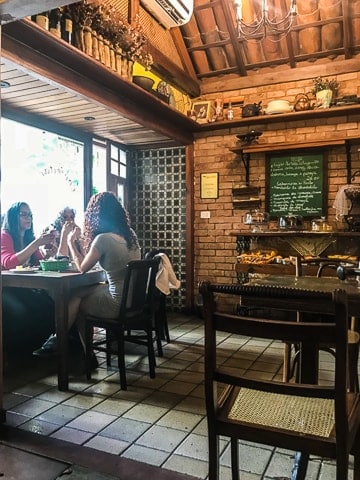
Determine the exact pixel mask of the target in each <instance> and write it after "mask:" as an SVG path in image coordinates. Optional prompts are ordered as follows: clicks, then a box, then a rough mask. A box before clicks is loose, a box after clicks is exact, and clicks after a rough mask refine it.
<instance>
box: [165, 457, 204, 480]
mask: <svg viewBox="0 0 360 480" xmlns="http://www.w3.org/2000/svg"><path fill="white" fill-rule="evenodd" d="M162 467H163V468H166V469H168V470H173V471H175V472H181V473H184V474H186V475H192V476H193V477H197V478H201V479H204V480H205V479H206V477H207V475H208V463H207V462H204V461H201V460H196V459H194V458H189V457H184V456H182V455H171V456H170V457H169V458H168V459H167V460H166V462H165V463H164V464H163V465H162Z"/></svg>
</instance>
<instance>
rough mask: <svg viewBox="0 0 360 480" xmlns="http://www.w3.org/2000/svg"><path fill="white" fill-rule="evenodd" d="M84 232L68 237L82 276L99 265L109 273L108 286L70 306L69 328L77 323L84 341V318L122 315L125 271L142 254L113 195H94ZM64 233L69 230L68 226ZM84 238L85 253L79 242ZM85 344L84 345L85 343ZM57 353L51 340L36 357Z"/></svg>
mask: <svg viewBox="0 0 360 480" xmlns="http://www.w3.org/2000/svg"><path fill="white" fill-rule="evenodd" d="M84 218H85V219H84V231H83V234H82V235H81V232H80V229H79V227H77V226H74V227H73V228H72V229H71V230H70V231H69V232H68V234H67V245H68V247H69V252H70V255H71V257H72V259H73V262H74V263H75V265H76V268H77V270H78V271H79V272H81V273H85V272H87V271H89V270H90V269H91V268H93V267H94V266H95V265H96V264H97V263H98V262H99V264H100V266H101V267H102V268H103V269H104V270H105V272H106V276H107V280H108V282H107V283H105V284H99V285H95V286H93V287H84V288H80V289H78V290H76V291H74V293H73V296H72V297H71V299H70V302H69V328H70V327H71V326H72V324H73V323H74V322H75V321H77V326H78V329H79V333H80V338H81V339H82V340H83V323H82V318H83V316H84V314H87V313H91V314H92V315H101V316H102V317H108V318H113V317H114V316H116V315H117V314H118V312H119V308H120V301H121V294H122V290H123V284H124V277H125V267H126V265H127V264H128V263H129V262H130V261H131V260H139V259H140V258H141V251H140V247H139V242H138V239H137V236H136V234H135V232H134V230H133V229H132V228H131V227H130V220H129V216H128V213H127V212H126V210H125V209H124V207H123V206H122V205H121V203H120V202H119V201H118V200H117V198H116V197H115V195H114V194H113V193H111V192H102V193H98V194H96V195H94V196H93V197H92V198H91V199H90V201H89V203H88V206H87V208H86V211H85V217H84ZM63 228H64V229H69V226H68V225H67V224H65V225H64V227H63ZM80 237H81V245H82V250H83V251H80V249H79V248H78V244H77V242H78V241H79V240H80ZM83 344H84V342H83ZM55 349H56V337H55V336H51V337H50V338H49V339H48V340H47V341H46V342H45V343H44V345H43V346H42V347H41V348H40V349H38V350H36V351H35V352H34V354H35V355H48V354H52V353H54V350H55Z"/></svg>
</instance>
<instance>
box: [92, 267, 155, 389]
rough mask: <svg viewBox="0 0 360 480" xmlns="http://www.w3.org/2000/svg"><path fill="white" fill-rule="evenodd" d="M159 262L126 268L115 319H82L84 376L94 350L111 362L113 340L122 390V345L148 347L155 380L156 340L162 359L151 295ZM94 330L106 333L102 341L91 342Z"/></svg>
mask: <svg viewBox="0 0 360 480" xmlns="http://www.w3.org/2000/svg"><path fill="white" fill-rule="evenodd" d="M158 265H159V261H158V260H156V259H153V260H134V261H131V262H129V263H128V265H127V266H126V274H125V280H124V287H123V293H122V297H121V304H120V310H119V315H118V317H116V318H101V317H97V316H93V315H88V316H86V318H85V343H86V376H87V378H88V379H89V380H90V379H91V358H92V355H93V351H94V350H98V351H103V352H106V358H107V363H108V365H109V364H110V363H111V354H113V353H114V350H113V348H112V344H113V342H114V341H115V342H116V345H117V349H116V351H115V353H116V354H117V358H118V368H119V374H120V384H121V388H122V389H123V390H126V389H127V382H126V371H125V342H132V343H136V344H139V345H145V346H146V347H147V352H148V358H149V370H150V377H151V378H154V377H155V351H154V341H156V344H157V349H158V354H159V355H160V356H162V346H161V339H160V332H159V331H158V330H157V329H155V336H154V327H153V316H154V305H153V292H154V289H155V278H156V272H157V270H158ZM94 327H98V328H103V329H105V332H106V338H105V340H100V341H95V342H94V341H93V329H94Z"/></svg>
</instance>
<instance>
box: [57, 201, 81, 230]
mask: <svg viewBox="0 0 360 480" xmlns="http://www.w3.org/2000/svg"><path fill="white" fill-rule="evenodd" d="M66 210H70V212H71V213H72V214H73V217H74V218H75V215H76V211H75V210H74V209H73V208H71V207H64V208H63V209H62V210H60V212H59V213H58V216H57V217H56V220H55V221H54V223H53V227H54V228H55V230H57V231H58V232H60V231H61V229H62V227H63V225H64V223H65V212H66Z"/></svg>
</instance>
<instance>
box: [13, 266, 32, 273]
mask: <svg viewBox="0 0 360 480" xmlns="http://www.w3.org/2000/svg"><path fill="white" fill-rule="evenodd" d="M38 271H39V268H37V267H21V268H19V267H16V268H10V270H9V272H12V273H36V272H38Z"/></svg>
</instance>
